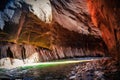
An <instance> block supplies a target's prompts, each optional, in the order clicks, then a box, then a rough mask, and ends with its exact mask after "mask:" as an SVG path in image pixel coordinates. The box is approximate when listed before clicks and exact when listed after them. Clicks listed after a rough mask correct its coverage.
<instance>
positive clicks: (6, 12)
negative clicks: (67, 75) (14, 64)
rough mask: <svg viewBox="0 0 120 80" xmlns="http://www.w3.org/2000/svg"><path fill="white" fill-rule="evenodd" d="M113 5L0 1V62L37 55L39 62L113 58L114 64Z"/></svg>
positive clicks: (118, 34)
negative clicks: (7, 58) (11, 58)
mask: <svg viewBox="0 0 120 80" xmlns="http://www.w3.org/2000/svg"><path fill="white" fill-rule="evenodd" d="M109 1H112V2H109ZM117 1H118V0H106V1H105V0H1V2H0V51H1V58H3V57H7V56H9V57H11V56H12V57H14V58H20V59H21V57H22V58H26V57H31V56H32V54H33V53H36V52H39V53H40V55H42V59H41V60H43V61H46V60H51V59H58V58H65V57H74V56H77V57H78V56H113V57H115V59H117V60H118V59H119V57H120V54H119V53H120V27H119V26H120V23H119V21H120V19H119V17H120V15H119V12H120V8H119V6H118V5H119V4H118V2H117ZM116 4H117V5H116ZM21 46H22V47H21ZM23 48H24V50H22V49H23ZM44 50H45V51H44ZM22 51H23V52H24V51H25V52H24V53H25V55H26V57H23V54H22V53H23V52H22ZM8 52H11V53H8ZM3 53H4V54H3ZM5 54H6V55H5ZM9 54H12V55H9ZM45 56H46V57H48V58H46V57H45ZM52 56H53V57H52Z"/></svg>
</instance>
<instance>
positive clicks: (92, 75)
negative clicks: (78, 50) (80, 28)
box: [0, 57, 120, 80]
mask: <svg viewBox="0 0 120 80" xmlns="http://www.w3.org/2000/svg"><path fill="white" fill-rule="evenodd" d="M107 59H109V58H108V57H84V58H74V59H63V60H56V61H51V62H44V63H36V64H33V65H30V64H28V65H23V66H21V67H17V68H13V69H3V68H1V70H0V80H120V79H119V74H120V72H117V71H115V70H114V69H115V68H113V71H112V72H111V73H110V72H109V70H108V69H107V68H106V67H105V66H101V64H100V61H102V60H103V61H104V60H107ZM103 61H102V62H103Z"/></svg>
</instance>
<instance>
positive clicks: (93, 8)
mask: <svg viewBox="0 0 120 80" xmlns="http://www.w3.org/2000/svg"><path fill="white" fill-rule="evenodd" d="M88 8H89V12H90V13H91V18H92V21H93V23H94V25H95V26H96V27H97V28H99V29H100V30H101V33H102V39H103V40H104V42H105V44H106V45H107V47H108V49H109V52H110V54H111V56H112V57H114V58H115V59H117V60H118V62H119V60H120V14H119V12H120V2H119V0H88Z"/></svg>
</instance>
